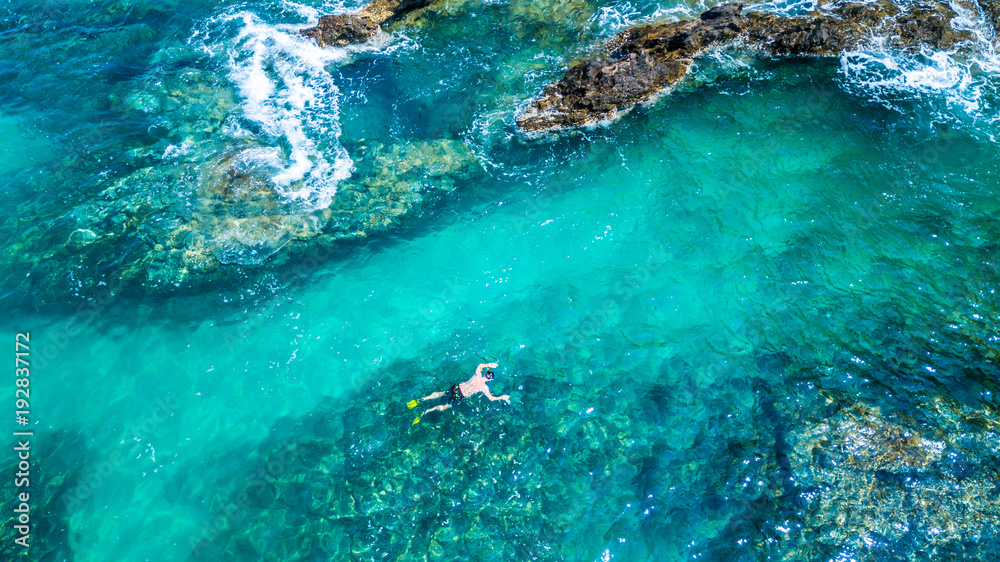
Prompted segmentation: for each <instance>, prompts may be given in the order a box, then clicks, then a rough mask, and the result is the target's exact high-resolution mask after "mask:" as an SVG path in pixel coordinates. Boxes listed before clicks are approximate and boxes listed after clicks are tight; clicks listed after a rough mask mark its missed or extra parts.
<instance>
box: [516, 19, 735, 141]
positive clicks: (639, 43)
mask: <svg viewBox="0 0 1000 562" xmlns="http://www.w3.org/2000/svg"><path fill="white" fill-rule="evenodd" d="M742 7H743V6H742V5H741V4H725V5H723V6H718V7H715V8H712V9H711V10H709V11H707V12H705V13H704V14H702V15H701V17H700V18H698V19H696V20H694V21H684V22H677V23H669V24H665V25H657V26H642V27H636V28H633V29H628V30H626V31H623V32H622V33H620V34H618V35H617V36H616V37H614V38H613V39H612V40H611V43H610V44H609V47H610V48H611V49H612V54H613V55H614V58H613V59H611V60H607V61H586V62H583V63H580V64H578V65H576V66H574V67H572V68H570V69H569V71H567V72H566V76H565V77H564V78H563V79H562V80H560V81H559V82H556V83H554V84H551V85H549V86H548V87H547V88H546V89H545V91H544V92H543V93H542V95H541V96H539V97H538V99H536V100H535V101H534V103H532V105H531V106H530V107H528V109H527V110H525V112H524V113H522V114H521V115H520V117H518V119H517V124H518V125H519V126H520V127H522V128H524V129H527V130H529V131H537V130H542V129H549V128H553V127H572V126H577V125H584V124H587V123H593V122H596V121H600V120H602V119H609V118H613V117H615V116H617V114H618V111H619V109H622V108H626V107H628V106H631V105H633V104H635V103H638V102H640V101H642V100H644V99H647V98H649V97H652V96H653V95H655V94H657V93H659V92H662V91H664V90H665V89H667V88H669V87H671V86H673V85H674V84H676V83H677V82H679V81H680V80H681V78H683V77H684V75H685V74H687V71H688V68H689V67H690V66H691V62H692V61H691V57H693V56H695V55H696V54H698V53H700V52H701V51H703V50H704V49H706V48H708V47H710V46H712V45H715V44H718V43H722V42H726V41H732V40H733V39H735V38H736V37H737V36H738V35H739V34H740V33H741V32H742V31H743V29H744V28H745V27H746V18H744V17H743V16H742V15H741V10H742Z"/></svg>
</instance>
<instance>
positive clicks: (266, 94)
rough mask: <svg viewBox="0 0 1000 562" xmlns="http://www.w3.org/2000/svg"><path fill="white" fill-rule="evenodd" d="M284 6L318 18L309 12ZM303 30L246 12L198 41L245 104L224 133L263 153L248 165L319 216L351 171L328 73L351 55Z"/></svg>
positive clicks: (227, 17)
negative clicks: (223, 67) (221, 66)
mask: <svg viewBox="0 0 1000 562" xmlns="http://www.w3.org/2000/svg"><path fill="white" fill-rule="evenodd" d="M285 4H286V6H285V7H286V9H294V11H296V12H297V13H299V12H301V14H300V15H303V16H308V15H312V12H311V11H310V9H307V7H301V6H299V8H301V9H298V8H296V6H298V5H296V4H294V3H291V2H287V1H286V2H285ZM301 27H302V26H301V25H275V24H271V23H268V22H265V21H264V20H262V19H261V17H260V16H258V15H257V14H255V13H253V12H250V11H246V10H242V11H235V12H230V13H224V14H221V15H219V16H216V17H215V18H212V19H211V20H209V21H208V22H207V24H206V26H205V28H204V29H203V30H202V31H201V32H198V33H196V34H195V36H194V38H193V39H192V41H195V42H201V43H202V46H203V48H204V49H205V51H206V52H208V53H209V54H210V55H212V56H213V57H218V58H219V59H221V60H222V61H223V62H224V63H225V64H226V66H227V69H228V75H229V79H230V80H231V81H232V82H233V84H234V86H235V87H236V90H237V91H238V93H239V95H240V97H241V98H242V103H241V104H240V111H239V113H238V114H237V115H234V116H233V118H231V119H230V120H229V121H228V122H227V126H226V128H225V129H224V130H225V132H226V133H227V134H229V135H231V136H232V137H234V138H254V139H255V141H256V142H259V143H261V144H262V145H263V146H261V147H260V148H256V149H253V150H250V151H246V152H245V153H244V154H245V156H244V159H245V162H244V163H245V164H246V165H247V166H249V167H250V168H251V169H256V170H258V171H259V172H261V173H264V174H266V175H268V176H269V177H270V178H271V180H272V182H273V183H274V186H275V189H276V190H277V191H278V192H279V193H281V194H282V195H284V196H285V197H287V198H288V199H289V200H291V201H294V202H295V203H297V204H300V205H302V206H303V207H305V208H316V209H318V208H324V207H326V206H328V205H329V204H330V202H331V201H332V200H333V196H334V194H335V193H336V191H337V184H338V182H340V181H342V180H344V179H346V178H347V177H349V176H350V172H351V167H352V165H353V163H352V161H351V159H350V158H349V157H348V155H347V151H346V150H345V149H344V148H343V146H341V145H340V143H339V141H338V138H339V136H340V123H339V105H338V95H339V90H338V89H337V86H336V84H335V83H334V79H333V76H332V75H331V74H330V73H329V72H328V71H327V69H326V67H327V65H329V64H331V63H334V62H336V61H339V60H342V59H344V58H345V57H346V56H347V54H346V51H344V50H343V49H335V48H325V49H324V48H320V47H319V46H317V45H316V43H315V42H314V41H312V40H311V39H308V38H305V37H302V36H301V35H300V34H299V33H298V31H299V29H300V28H301Z"/></svg>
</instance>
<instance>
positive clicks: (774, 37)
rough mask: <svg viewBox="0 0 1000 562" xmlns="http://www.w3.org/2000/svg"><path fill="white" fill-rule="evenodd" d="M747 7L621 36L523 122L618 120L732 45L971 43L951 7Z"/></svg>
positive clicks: (806, 50) (828, 50)
mask: <svg viewBox="0 0 1000 562" xmlns="http://www.w3.org/2000/svg"><path fill="white" fill-rule="evenodd" d="M742 9H743V5H742V4H735V3H731V4H724V5H722V6H717V7H715V8H712V9H711V10H709V11H707V12H705V13H703V14H702V15H701V17H699V18H698V19H696V20H693V21H683V22H676V23H668V24H661V25H646V26H640V27H636V28H633V29H629V30H626V31H623V32H622V33H620V34H618V35H617V36H616V37H615V38H613V39H612V40H611V42H610V43H609V45H608V49H609V51H610V54H611V57H610V58H609V59H608V60H603V61H597V60H590V61H585V62H582V63H579V64H577V65H575V66H573V67H572V68H570V69H569V70H568V71H567V72H566V75H565V76H564V77H563V79H562V80H560V81H558V82H555V83H553V84H551V85H549V86H547V87H546V88H545V90H544V91H543V92H542V94H541V95H540V96H538V98H537V99H535V100H534V101H533V102H532V104H531V105H530V106H529V107H528V108H527V109H525V111H524V112H523V113H522V114H521V115H520V116H519V117H518V118H517V124H518V126H520V127H521V128H522V129H525V130H527V131H541V130H546V129H553V128H562V127H576V126H581V125H588V124H593V123H596V122H598V121H601V120H604V119H609V118H614V117H615V116H617V115H618V113H619V112H620V111H621V110H624V109H628V108H629V107H631V106H632V105H634V104H636V103H638V102H640V101H643V100H647V99H650V98H652V97H654V96H656V95H657V94H660V93H662V92H664V91H665V90H667V89H668V88H670V87H671V86H674V85H675V84H677V83H678V82H679V81H680V80H681V79H682V78H683V77H684V75H685V74H686V73H687V70H688V68H689V67H690V66H691V63H692V58H693V57H695V56H697V55H698V54H699V53H701V52H702V51H704V50H705V49H708V48H710V47H712V46H715V45H722V44H725V43H730V42H733V41H737V40H739V41H742V42H743V43H744V44H746V45H748V46H750V47H753V48H756V49H759V50H760V51H762V52H764V53H766V54H769V55H795V56H835V55H839V54H840V53H842V52H844V51H845V50H849V49H856V48H863V47H865V46H866V45H867V43H868V42H870V41H872V38H873V37H884V38H886V39H887V41H888V44H889V45H890V46H892V47H895V48H899V49H918V48H920V47H921V46H929V47H932V48H935V49H951V48H954V47H955V45H956V44H958V43H959V42H961V41H963V40H967V39H970V38H971V35H970V34H969V33H968V32H966V31H959V30H956V29H954V28H953V27H951V19H952V18H953V17H954V16H955V12H954V11H952V10H951V8H949V7H948V6H947V5H945V4H935V5H931V6H915V7H913V8H911V9H909V10H908V11H906V12H903V11H901V10H900V8H899V7H897V6H895V5H894V4H892V3H890V2H888V1H884V0H883V1H881V2H878V3H874V4H854V3H837V4H831V5H829V6H824V7H823V8H821V12H817V13H816V14H814V15H811V16H803V17H794V18H789V17H782V16H776V15H773V14H767V13H755V12H752V13H748V14H745V15H744V14H743V13H742Z"/></svg>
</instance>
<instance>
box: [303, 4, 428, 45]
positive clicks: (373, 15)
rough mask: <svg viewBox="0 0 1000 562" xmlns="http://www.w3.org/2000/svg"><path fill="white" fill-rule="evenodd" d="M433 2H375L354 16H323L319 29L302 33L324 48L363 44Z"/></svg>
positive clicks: (315, 28)
mask: <svg viewBox="0 0 1000 562" xmlns="http://www.w3.org/2000/svg"><path fill="white" fill-rule="evenodd" d="M429 3H430V0H373V1H372V2H369V3H368V4H365V6H364V7H363V8H361V9H360V10H358V11H357V12H354V13H352V14H341V15H337V16H323V17H321V18H320V19H319V23H318V24H317V25H316V27H310V28H308V29H303V30H302V32H301V33H302V35H305V36H306V37H312V38H314V39H316V43H318V44H319V46H320V47H326V46H328V45H348V44H351V43H360V42H362V41H366V40H368V39H369V38H370V37H371V36H373V35H375V34H376V33H378V31H379V29H380V27H379V26H380V25H381V24H383V23H386V22H389V21H392V20H393V19H396V18H398V17H400V16H402V15H403V14H406V13H407V12H410V11H413V10H416V9H418V8H423V7H424V6H426V5H427V4H429Z"/></svg>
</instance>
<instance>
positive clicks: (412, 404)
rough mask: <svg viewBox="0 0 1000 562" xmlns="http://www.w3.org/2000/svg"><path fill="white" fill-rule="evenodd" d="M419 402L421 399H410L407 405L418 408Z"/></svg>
mask: <svg viewBox="0 0 1000 562" xmlns="http://www.w3.org/2000/svg"><path fill="white" fill-rule="evenodd" d="M419 403H420V401H419V400H410V401H409V402H407V403H406V407H407V408H416V407H417V404H419Z"/></svg>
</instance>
